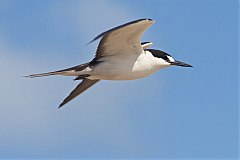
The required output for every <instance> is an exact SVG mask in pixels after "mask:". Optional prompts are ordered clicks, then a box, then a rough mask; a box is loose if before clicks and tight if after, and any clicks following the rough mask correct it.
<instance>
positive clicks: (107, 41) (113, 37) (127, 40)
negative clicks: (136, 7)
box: [91, 19, 154, 61]
mask: <svg viewBox="0 0 240 160" xmlns="http://www.w3.org/2000/svg"><path fill="white" fill-rule="evenodd" d="M153 23H154V21H153V20H151V19H139V20H135V21H132V22H129V23H126V24H123V25H121V26H118V27H116V28H113V29H110V30H108V31H106V32H104V33H102V34H100V35H99V36H97V37H96V38H94V39H93V40H92V41H91V42H93V41H95V40H97V39H99V38H101V37H102V39H101V41H100V43H99V45H98V49H97V52H96V56H95V59H94V61H98V60H99V61H101V58H102V57H108V56H117V55H119V54H141V53H142V52H143V48H142V46H141V36H142V34H143V33H144V31H145V30H146V29H147V28H148V27H150V26H151V25H152V24H153Z"/></svg>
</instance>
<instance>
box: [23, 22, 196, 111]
mask: <svg viewBox="0 0 240 160" xmlns="http://www.w3.org/2000/svg"><path fill="white" fill-rule="evenodd" d="M153 23H154V20H152V19H139V20H135V21H132V22H129V23H126V24H123V25H121V26H118V27H115V28H113V29H110V30H108V31H106V32H103V33H102V34H100V35H98V36H97V37H96V38H94V39H93V40H92V41H91V42H93V41H95V40H97V39H100V38H101V40H100V43H99V45H98V48H97V52H96V55H95V57H94V59H93V60H92V61H90V62H88V63H84V64H81V65H78V66H75V67H71V68H67V69H63V70H59V71H54V72H48V73H42V74H32V75H28V76H25V77H30V78H34V77H42V76H50V75H64V76H76V78H75V80H82V81H81V82H80V84H78V86H77V87H76V88H75V89H74V90H73V91H72V92H71V93H70V94H69V96H68V97H67V98H65V99H64V100H63V102H62V103H61V104H60V105H59V108H60V107H62V106H63V105H65V104H66V103H68V102H69V101H71V100H72V99H73V98H75V97H76V96H78V95H79V94H81V93H83V92H84V91H85V90H87V89H88V88H89V87H91V86H92V85H94V84H96V83H97V82H99V81H100V80H133V79H139V78H144V77H147V76H149V75H151V74H153V73H154V72H156V71H158V70H159V69H162V68H166V67H169V66H182V67H192V66H191V65H189V64H186V63H184V62H181V61H177V60H175V59H174V58H173V57H172V56H171V55H169V54H167V53H165V52H163V51H160V50H155V49H149V47H150V46H151V45H152V43H151V42H143V43H141V36H142V34H143V33H144V31H145V30H146V29H147V28H148V27H150V26H151V25H152V24H153ZM91 42H90V43H91Z"/></svg>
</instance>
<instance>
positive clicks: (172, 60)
mask: <svg viewBox="0 0 240 160" xmlns="http://www.w3.org/2000/svg"><path fill="white" fill-rule="evenodd" d="M167 57H168V59H169V61H170V62H175V60H174V59H173V58H172V57H171V56H167Z"/></svg>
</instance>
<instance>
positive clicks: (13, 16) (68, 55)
mask: <svg viewBox="0 0 240 160" xmlns="http://www.w3.org/2000/svg"><path fill="white" fill-rule="evenodd" d="M238 14H239V11H238V1H234V0H223V1H221V0H219V1H215V0H209V1H207V0H204V1H200V0H193V1H189V0H170V1H169V0H168V1H167V0H149V1H147V0H145V1H139V0H131V1H128V0H121V1H110V0H109V1H108V0H102V1H94V0H90V1H89V0H86V1H76V0H70V1H66V0H34V1H32V0H22V1H18V0H0V73H1V77H0V84H1V90H0V97H1V100H0V106H1V111H0V126H1V131H0V158H31V159H34V158H76V159H81V158H157V159H167V158H168V159H169V158H171V159H207V158H208V159H220V158H221V159H237V157H238V151H239V148H238V142H239V139H238V135H239V133H238V131H239V128H238V126H239V123H238V114H239V112H238V106H239V104H238V73H239V70H238V68H239V66H238V62H239V50H238ZM146 17H147V18H152V19H154V20H155V21H156V22H155V24H154V25H153V26H152V27H150V28H149V30H148V31H147V32H145V34H144V36H143V37H142V41H152V42H153V43H154V46H153V48H155V49H161V50H164V51H166V52H168V53H169V54H171V55H172V56H173V57H174V58H175V59H178V60H181V61H184V62H186V63H189V64H192V65H193V66H194V68H181V67H171V68H167V69H163V70H161V71H159V72H157V73H155V74H154V75H152V76H150V77H148V78H145V79H140V80H135V81H116V82H112V81H102V82H101V83H99V84H97V85H96V86H94V87H92V88H91V89H89V90H88V91H87V92H85V93H84V94H82V95H81V96H79V97H77V98H76V99H74V101H72V102H70V103H69V104H67V105H66V106H65V107H64V108H62V109H60V110H59V109H57V107H58V105H59V103H60V102H61V101H62V100H63V98H65V96H67V95H68V94H69V92H70V91H71V90H72V89H73V88H74V87H75V86H76V85H77V82H74V81H72V79H73V77H60V76H55V77H46V78H36V79H25V78H22V77H21V76H22V75H26V74H31V73H41V72H46V71H52V70H57V69H63V68H66V67H71V66H74V65H77V64H80V63H84V62H87V61H89V60H91V59H92V58H93V56H94V53H95V50H96V47H97V42H95V43H92V44H90V45H88V46H86V45H85V44H86V43H87V42H89V41H90V40H92V38H94V37H95V36H96V35H98V34H99V33H101V32H103V31H105V30H107V29H110V28H112V27H115V26H117V25H120V24H123V23H126V22H129V21H132V20H135V19H139V18H146Z"/></svg>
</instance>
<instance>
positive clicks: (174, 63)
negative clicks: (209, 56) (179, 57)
mask: <svg viewBox="0 0 240 160" xmlns="http://www.w3.org/2000/svg"><path fill="white" fill-rule="evenodd" d="M171 65H174V66H181V67H193V66H191V65H190V64H187V63H184V62H181V61H175V62H171Z"/></svg>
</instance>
